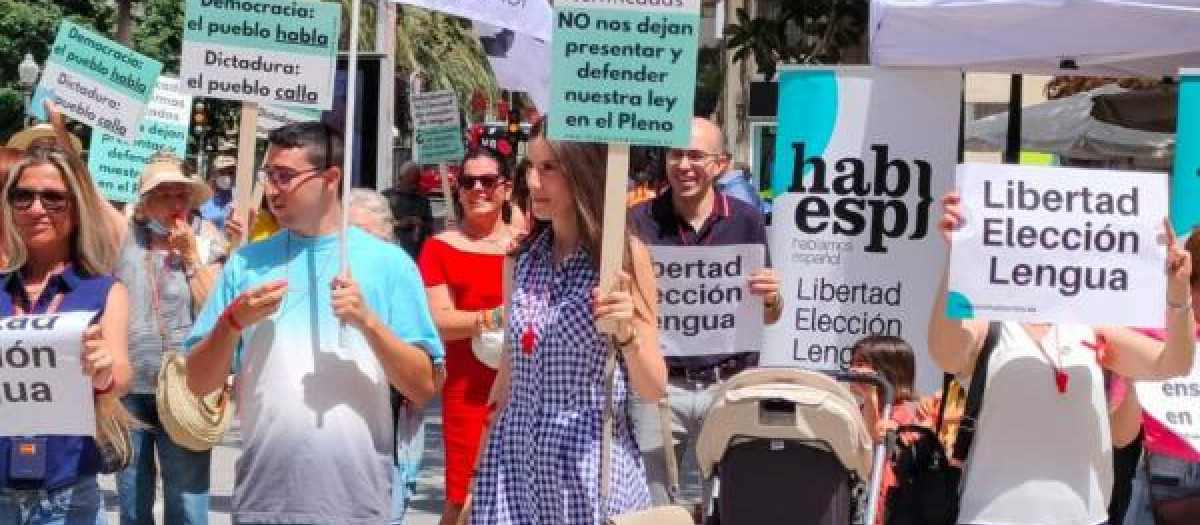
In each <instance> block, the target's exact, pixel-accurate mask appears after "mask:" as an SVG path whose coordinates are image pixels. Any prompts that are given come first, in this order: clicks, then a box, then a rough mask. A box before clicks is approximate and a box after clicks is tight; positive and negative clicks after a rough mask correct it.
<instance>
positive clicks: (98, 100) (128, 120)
mask: <svg viewBox="0 0 1200 525" xmlns="http://www.w3.org/2000/svg"><path fill="white" fill-rule="evenodd" d="M161 71H162V64H161V63H160V62H158V61H157V60H154V59H152V58H150V57H148V56H145V55H143V54H141V53H138V52H136V51H133V50H131V49H129V48H126V47H125V46H122V45H121V44H118V43H116V42H113V41H112V40H109V39H107V38H104V37H103V36H101V35H98V34H96V33H94V32H92V31H89V30H88V29H87V28H84V27H82V26H79V25H77V24H75V23H72V22H70V21H68V20H63V21H62V22H61V23H60V24H59V26H58V34H57V35H56V36H55V37H54V45H53V46H51V48H50V57H49V58H48V59H47V60H46V70H45V71H43V72H42V76H41V81H40V82H38V86H37V91H36V92H35V93H34V95H33V102H32V104H31V106H32V107H30V110H31V111H32V112H33V114H34V115H36V116H37V117H38V118H40V119H42V120H46V111H45V107H44V106H43V101H44V100H46V99H52V100H54V104H55V105H56V106H58V109H59V110H60V111H62V113H63V114H64V115H67V116H69V117H71V118H74V119H78V120H80V121H82V122H84V123H86V124H87V125H89V126H92V127H94V128H96V129H98V130H103V131H106V132H108V133H111V134H113V135H114V136H116V137H119V138H120V139H121V140H124V141H130V140H133V138H134V137H136V136H137V135H138V131H139V128H138V121H139V120H141V118H142V111H144V110H145V109H146V102H147V101H149V100H150V97H151V94H152V93H153V91H154V85H155V79H157V78H158V74H159V72H161Z"/></svg>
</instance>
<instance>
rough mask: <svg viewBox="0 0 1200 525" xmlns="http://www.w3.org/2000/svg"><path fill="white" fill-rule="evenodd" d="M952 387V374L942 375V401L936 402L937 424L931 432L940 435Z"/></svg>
mask: <svg viewBox="0 0 1200 525" xmlns="http://www.w3.org/2000/svg"><path fill="white" fill-rule="evenodd" d="M952 386H954V374H942V399H941V400H940V401H939V402H938V412H937V422H936V423H934V425H933V431H934V432H936V433H937V434H938V435H941V434H942V424H943V423H945V421H946V406H947V404H948V403H949V401H948V400H949V399H950V387H952Z"/></svg>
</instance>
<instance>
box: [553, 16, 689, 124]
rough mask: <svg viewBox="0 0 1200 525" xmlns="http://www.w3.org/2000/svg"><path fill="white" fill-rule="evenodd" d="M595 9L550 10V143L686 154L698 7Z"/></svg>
mask: <svg viewBox="0 0 1200 525" xmlns="http://www.w3.org/2000/svg"><path fill="white" fill-rule="evenodd" d="M645 3H647V2H643V4H645ZM594 4H595V2H593V1H589V0H560V1H558V2H556V3H555V6H554V20H555V25H554V38H553V44H552V47H551V64H552V66H551V75H550V111H549V113H548V115H549V118H550V123H549V130H548V131H549V134H550V138H551V139H555V140H572V141H584V142H619V143H627V144H634V145H646V146H681V147H683V146H686V145H687V144H688V142H689V141H690V139H691V119H692V113H693V101H694V99H695V94H696V54H697V46H698V40H697V39H698V35H699V33H700V0H677V1H674V2H659V3H658V4H659V5H655V6H646V5H632V4H633V2H630V5H629V6H616V5H606V6H605V7H603V8H596V7H593V6H594ZM666 4H671V5H670V6H668V5H666Z"/></svg>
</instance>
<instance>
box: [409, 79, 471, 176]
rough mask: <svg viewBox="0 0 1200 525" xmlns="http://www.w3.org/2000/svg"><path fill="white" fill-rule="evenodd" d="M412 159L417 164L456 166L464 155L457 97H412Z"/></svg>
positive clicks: (448, 93) (433, 94)
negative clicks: (447, 164) (448, 164)
mask: <svg viewBox="0 0 1200 525" xmlns="http://www.w3.org/2000/svg"><path fill="white" fill-rule="evenodd" d="M410 100H411V101H412V111H411V113H412V116H413V129H414V130H415V131H414V138H413V159H414V160H415V161H416V162H418V163H421V164H440V163H450V162H458V161H459V160H461V159H462V157H463V155H464V154H465V151H466V150H465V147H464V146H463V133H462V121H461V120H460V116H459V113H458V97H456V96H454V92H453V91H431V92H429V93H415V94H413V95H412V96H411V97H410Z"/></svg>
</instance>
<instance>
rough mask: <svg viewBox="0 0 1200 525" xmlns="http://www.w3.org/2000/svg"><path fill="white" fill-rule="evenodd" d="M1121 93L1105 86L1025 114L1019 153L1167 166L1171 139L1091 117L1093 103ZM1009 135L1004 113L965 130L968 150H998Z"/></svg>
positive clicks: (1036, 108)
mask: <svg viewBox="0 0 1200 525" xmlns="http://www.w3.org/2000/svg"><path fill="white" fill-rule="evenodd" d="M1124 91H1125V90H1124V89H1122V88H1120V87H1118V86H1116V85H1115V84H1109V85H1106V86H1101V87H1099V88H1096V89H1093V90H1091V91H1087V92H1084V93H1077V94H1075V95H1072V96H1069V97H1064V98H1061V99H1058V100H1050V101H1046V102H1042V103H1041V104H1037V105H1034V106H1030V107H1027V108H1024V110H1023V111H1022V113H1021V131H1022V133H1021V149H1022V150H1026V151H1040V152H1045V153H1054V154H1058V155H1063V156H1066V157H1071V158H1075V159H1085V160H1103V159H1112V158H1123V159H1131V160H1136V161H1140V162H1141V163H1142V164H1148V165H1164V164H1166V163H1169V162H1170V160H1171V157H1172V155H1173V154H1174V152H1175V135H1174V134H1173V133H1157V132H1152V131H1141V130H1136V129H1129V128H1124V127H1121V126H1116V125H1113V124H1109V123H1106V122H1101V121H1099V120H1097V119H1096V118H1094V117H1093V116H1092V105H1093V101H1092V100H1093V98H1094V97H1096V96H1101V95H1109V94H1116V93H1122V92H1124ZM1007 134H1008V113H999V114H996V115H991V116H989V117H985V118H982V119H979V120H976V121H974V122H969V123H967V125H966V129H965V139H966V144H967V146H968V147H978V146H983V147H987V148H1000V147H1003V146H1004V145H1005V140H1006V137H1007Z"/></svg>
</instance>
